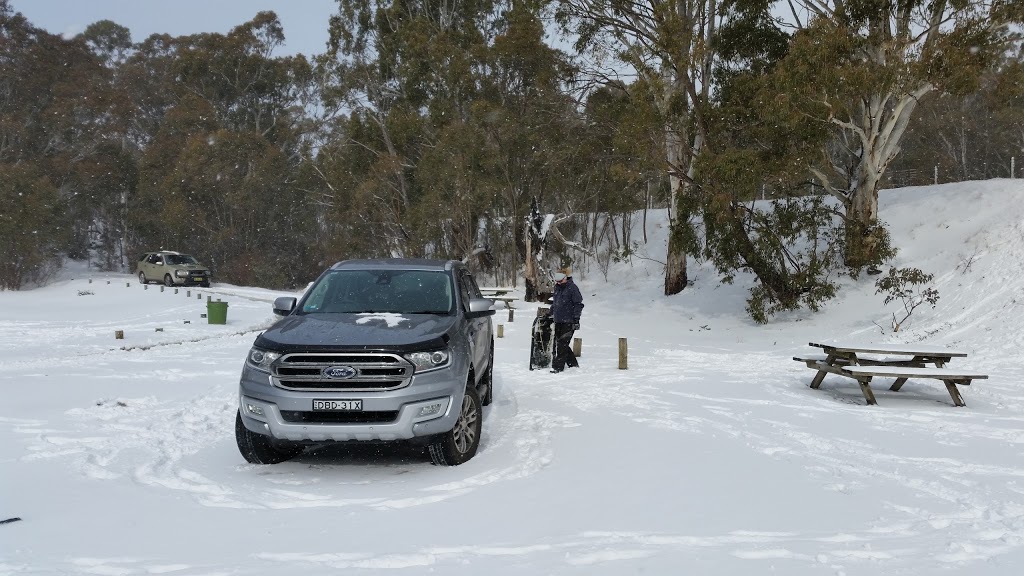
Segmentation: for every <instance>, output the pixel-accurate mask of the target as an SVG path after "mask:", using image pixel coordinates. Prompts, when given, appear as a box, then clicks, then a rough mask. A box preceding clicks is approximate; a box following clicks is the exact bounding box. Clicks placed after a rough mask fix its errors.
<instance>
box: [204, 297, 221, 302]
mask: <svg viewBox="0 0 1024 576" xmlns="http://www.w3.org/2000/svg"><path fill="white" fill-rule="evenodd" d="M206 301H207V302H212V301H213V296H207V297H206ZM218 302H219V300H218Z"/></svg>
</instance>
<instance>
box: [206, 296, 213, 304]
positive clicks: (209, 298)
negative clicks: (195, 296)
mask: <svg viewBox="0 0 1024 576" xmlns="http://www.w3.org/2000/svg"><path fill="white" fill-rule="evenodd" d="M210 302H213V296H207V297H206V303H207V304H209V303H210Z"/></svg>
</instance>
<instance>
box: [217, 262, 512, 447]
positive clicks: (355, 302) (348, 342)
mask: <svg viewBox="0 0 1024 576" xmlns="http://www.w3.org/2000/svg"><path fill="white" fill-rule="evenodd" d="M492 305H493V301H492V300H488V299H485V298H483V297H482V296H481V294H480V289H479V287H478V286H477V283H476V281H475V280H474V279H473V276H472V274H470V272H469V270H468V269H467V268H466V267H465V266H464V265H463V264H462V263H461V262H458V261H454V260H448V261H445V260H409V259H389V260H349V261H345V262H339V263H338V264H335V265H334V266H332V267H331V268H329V269H328V270H326V271H325V272H324V273H323V274H321V275H320V277H319V278H318V279H317V280H316V282H315V283H314V284H313V285H312V286H310V287H309V289H308V290H306V293H305V294H304V295H303V296H302V298H301V299H300V300H298V302H296V299H295V298H290V297H283V298H278V299H277V300H276V301H275V302H274V313H275V314H278V315H281V316H284V318H282V319H281V320H279V321H278V322H277V323H276V324H274V325H273V326H272V327H271V328H270V329H268V330H267V331H266V332H264V333H262V334H260V335H259V336H258V337H257V338H256V341H255V342H254V343H253V347H252V349H251V350H250V351H249V354H248V356H247V357H246V360H245V365H244V367H243V368H242V376H241V380H240V383H239V384H240V386H239V411H238V416H237V418H236V421H235V439H236V441H237V443H238V449H239V451H240V452H241V454H242V456H243V457H244V458H245V459H246V460H247V461H249V462H252V463H256V464H273V463H277V462H282V461H285V460H288V459H290V458H292V457H294V456H296V455H298V454H299V453H300V452H301V451H302V450H304V449H305V447H307V446H310V445H317V444H325V443H331V442H391V441H405V440H407V441H411V442H413V443H419V444H422V445H425V446H427V447H428V449H429V453H430V456H431V459H432V460H433V462H434V463H435V464H438V465H457V464H462V463H463V462H466V461H467V460H469V459H470V458H472V457H473V455H474V454H476V450H477V447H478V446H479V443H480V430H481V423H482V417H483V411H482V409H481V406H486V405H488V404H490V403H491V399H492V397H493V389H492V373H493V366H494V335H493V328H492V324H491V318H490V316H492V315H493V314H494V310H493V309H492Z"/></svg>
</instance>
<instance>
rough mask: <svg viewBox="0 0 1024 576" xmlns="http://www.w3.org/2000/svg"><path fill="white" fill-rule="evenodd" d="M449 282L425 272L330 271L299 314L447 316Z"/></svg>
mask: <svg viewBox="0 0 1024 576" xmlns="http://www.w3.org/2000/svg"><path fill="white" fill-rule="evenodd" d="M453 301H454V298H453V297H452V282H451V279H450V278H449V276H448V275H447V274H446V273H444V272H437V271H429V270H333V271H331V272H329V273H328V274H326V275H325V276H323V277H322V278H321V279H320V280H319V281H318V282H317V283H316V285H315V286H313V288H312V289H311V290H310V292H309V297H308V298H307V299H306V301H305V302H303V304H302V309H301V310H300V312H299V313H300V314H318V313H319V314H337V313H348V314H359V313H385V312H388V313H394V314H449V313H451V310H452V303H453Z"/></svg>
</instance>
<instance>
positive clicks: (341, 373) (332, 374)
mask: <svg viewBox="0 0 1024 576" xmlns="http://www.w3.org/2000/svg"><path fill="white" fill-rule="evenodd" d="M323 375H324V378H329V379H331V380H345V379H347V378H351V377H353V376H355V375H356V369H355V368H353V367H351V366H331V367H330V368H324V371H323Z"/></svg>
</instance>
